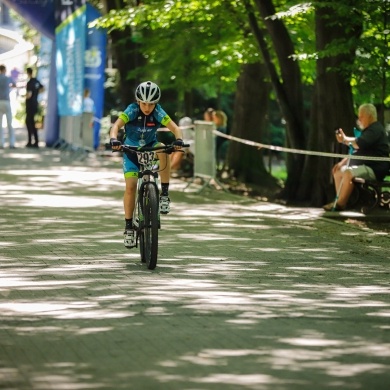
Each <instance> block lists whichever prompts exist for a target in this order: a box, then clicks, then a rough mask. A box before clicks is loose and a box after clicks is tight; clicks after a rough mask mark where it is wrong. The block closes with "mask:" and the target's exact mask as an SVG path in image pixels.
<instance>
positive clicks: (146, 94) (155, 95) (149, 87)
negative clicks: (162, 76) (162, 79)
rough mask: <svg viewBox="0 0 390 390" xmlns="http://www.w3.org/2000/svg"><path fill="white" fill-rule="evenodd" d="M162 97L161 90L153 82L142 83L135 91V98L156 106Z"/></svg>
mask: <svg viewBox="0 0 390 390" xmlns="http://www.w3.org/2000/svg"><path fill="white" fill-rule="evenodd" d="M160 97H161V91H160V88H159V87H158V85H157V84H155V83H152V82H151V81H145V82H143V83H141V84H140V85H139V86H138V87H137V89H136V90H135V98H136V99H137V100H139V101H140V102H142V103H151V104H155V103H157V102H158V101H159V100H160Z"/></svg>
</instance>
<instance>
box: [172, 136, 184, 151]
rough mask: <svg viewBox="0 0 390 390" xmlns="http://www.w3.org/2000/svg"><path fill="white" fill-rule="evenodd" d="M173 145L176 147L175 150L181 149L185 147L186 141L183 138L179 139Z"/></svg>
mask: <svg viewBox="0 0 390 390" xmlns="http://www.w3.org/2000/svg"><path fill="white" fill-rule="evenodd" d="M172 145H174V146H175V149H181V148H182V147H183V145H184V141H183V140H182V139H181V138H178V139H177V140H176V141H175V142H173V144H172Z"/></svg>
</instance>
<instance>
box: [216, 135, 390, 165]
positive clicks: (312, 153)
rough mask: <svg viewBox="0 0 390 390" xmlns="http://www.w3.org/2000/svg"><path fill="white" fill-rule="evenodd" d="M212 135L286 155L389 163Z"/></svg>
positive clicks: (378, 159)
mask: <svg viewBox="0 0 390 390" xmlns="http://www.w3.org/2000/svg"><path fill="white" fill-rule="evenodd" d="M213 133H214V134H215V135H217V136H219V137H223V138H227V139H230V140H232V141H237V142H240V143H242V144H245V145H249V146H255V147H257V148H259V149H269V150H275V151H277V152H286V153H297V154H306V155H310V156H321V157H335V158H345V157H346V158H352V159H353V160H373V161H390V157H373V156H354V155H352V156H351V155H350V154H338V153H327V152H316V151H314V150H302V149H292V148H285V147H282V146H275V145H266V144H262V143H259V142H254V141H248V140H245V139H242V138H238V137H233V136H231V135H228V134H224V133H221V132H220V131H218V130H213Z"/></svg>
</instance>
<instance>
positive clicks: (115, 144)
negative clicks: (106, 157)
mask: <svg viewBox="0 0 390 390" xmlns="http://www.w3.org/2000/svg"><path fill="white" fill-rule="evenodd" d="M110 144H111V147H112V149H113V150H120V148H121V146H122V143H121V141H118V140H117V139H116V138H111V139H110Z"/></svg>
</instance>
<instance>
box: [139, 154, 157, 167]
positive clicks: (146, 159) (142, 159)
mask: <svg viewBox="0 0 390 390" xmlns="http://www.w3.org/2000/svg"><path fill="white" fill-rule="evenodd" d="M137 157H138V162H139V163H140V164H141V165H148V164H150V163H152V162H153V160H154V152H137Z"/></svg>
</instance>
